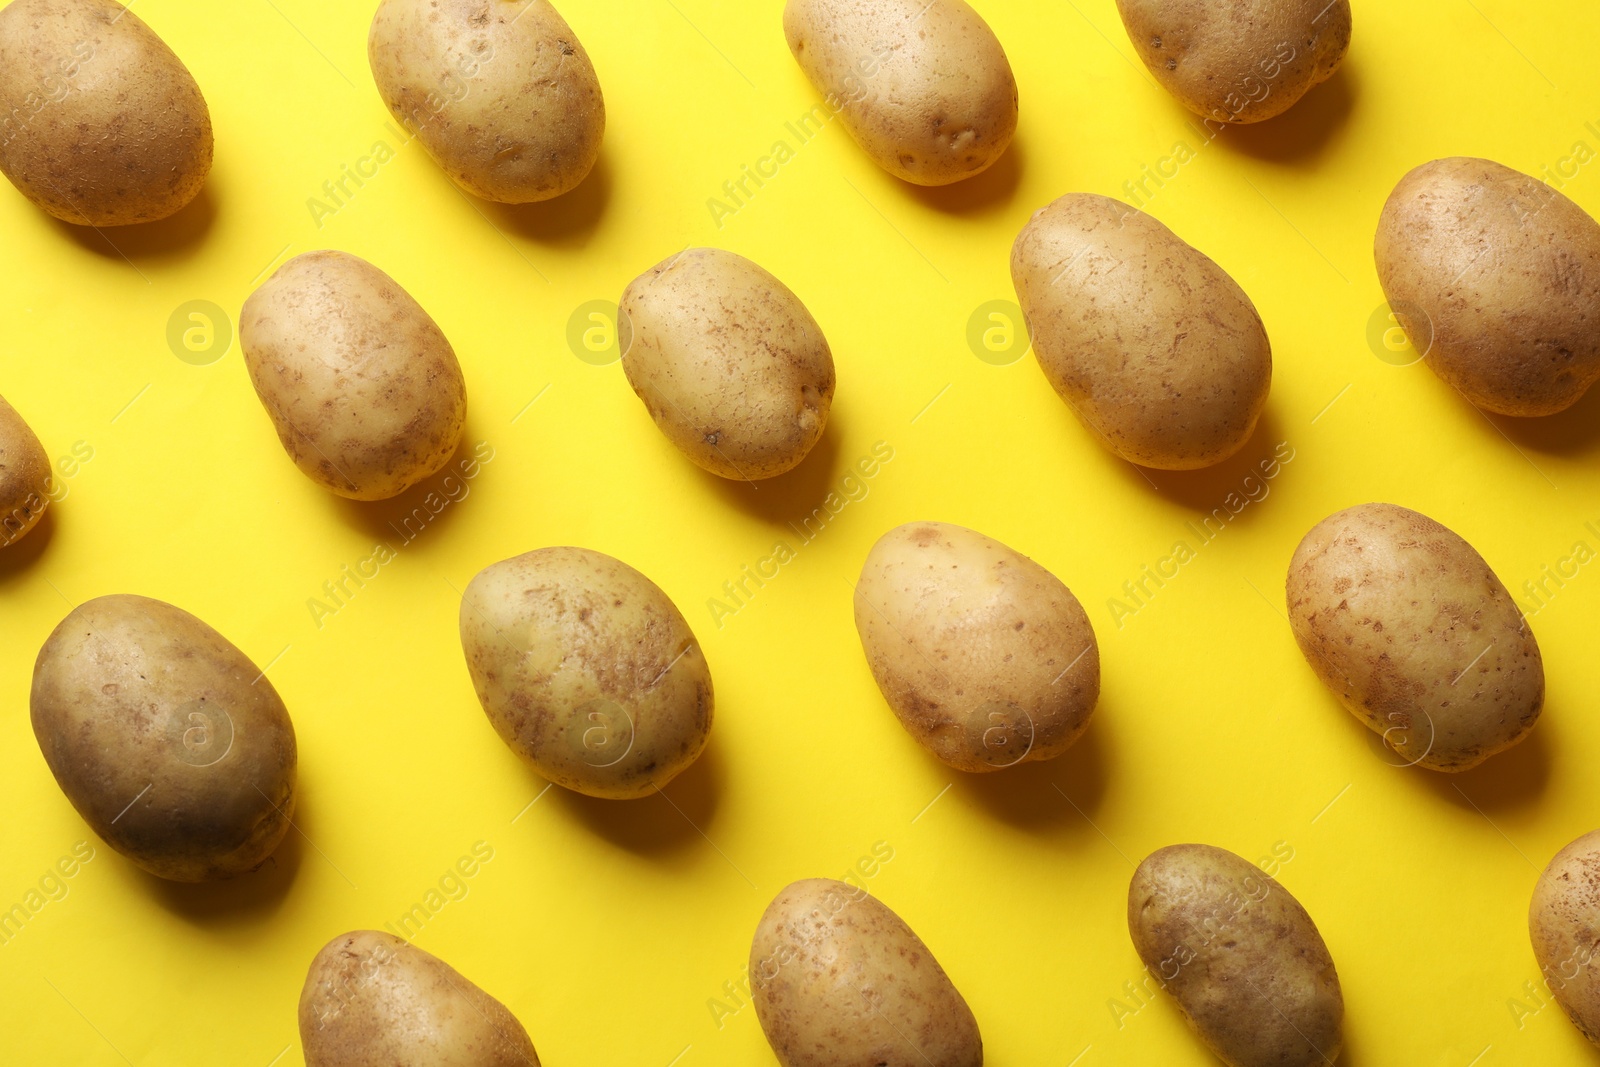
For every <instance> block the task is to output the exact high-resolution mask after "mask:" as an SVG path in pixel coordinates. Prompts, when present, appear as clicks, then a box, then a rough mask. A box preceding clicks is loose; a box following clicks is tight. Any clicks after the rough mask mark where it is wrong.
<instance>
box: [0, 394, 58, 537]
mask: <svg viewBox="0 0 1600 1067" xmlns="http://www.w3.org/2000/svg"><path fill="white" fill-rule="evenodd" d="M49 506H50V457H49V456H47V455H45V453H44V446H43V445H41V444H40V443H39V438H38V437H36V436H35V435H34V432H33V430H32V429H31V428H30V427H29V426H28V424H27V423H26V422H24V421H23V419H22V416H21V415H18V414H17V409H16V408H14V407H12V406H11V405H10V404H8V403H6V398H5V397H3V396H0V548H5V547H6V546H7V545H12V544H15V543H16V542H17V541H19V540H21V539H22V537H23V535H24V534H26V533H27V532H28V531H29V530H31V529H33V528H34V526H35V525H36V524H37V523H38V521H39V517H40V516H42V515H43V514H44V509H45V508H47V507H49Z"/></svg>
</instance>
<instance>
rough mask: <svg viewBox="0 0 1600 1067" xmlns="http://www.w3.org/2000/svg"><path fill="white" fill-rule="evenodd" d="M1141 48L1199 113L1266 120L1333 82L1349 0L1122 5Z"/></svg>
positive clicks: (1176, 0)
mask: <svg viewBox="0 0 1600 1067" xmlns="http://www.w3.org/2000/svg"><path fill="white" fill-rule="evenodd" d="M1117 10H1118V11H1120V12H1121V13H1122V24H1123V26H1125V27H1126V28H1127V30H1128V38H1129V40H1131V41H1132V42H1133V47H1134V51H1136V52H1138V53H1139V58H1140V59H1142V60H1144V65H1145V66H1146V67H1148V68H1150V73H1151V74H1152V75H1154V76H1155V79H1156V81H1157V82H1159V83H1160V84H1161V86H1162V88H1164V89H1166V90H1167V92H1169V93H1171V94H1172V95H1173V96H1174V97H1176V98H1177V100H1178V102H1179V103H1180V104H1182V105H1183V106H1184V107H1186V108H1188V109H1189V110H1190V111H1193V112H1194V113H1195V114H1196V115H1201V116H1204V117H1205V118H1208V119H1214V120H1216V121H1218V122H1238V123H1249V122H1261V121H1262V120H1264V119H1270V118H1273V117H1274V116H1277V115H1281V114H1283V113H1284V112H1285V111H1287V110H1289V108H1291V107H1293V106H1294V105H1295V103H1296V102H1297V101H1299V99H1300V98H1301V97H1303V96H1304V95H1305V94H1306V93H1307V92H1308V91H1310V90H1311V89H1312V88H1313V87H1315V86H1317V85H1320V84H1322V83H1323V82H1325V81H1327V80H1328V79H1329V78H1331V77H1333V72H1334V71H1336V70H1338V69H1339V64H1340V63H1342V62H1344V56H1345V53H1346V52H1347V51H1349V49H1350V0H1332V2H1331V3H1330V2H1329V0H1234V2H1232V3H1229V4H1218V3H1212V2H1208V0H1117Z"/></svg>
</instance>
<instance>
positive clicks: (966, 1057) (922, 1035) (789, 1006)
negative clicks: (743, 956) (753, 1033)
mask: <svg viewBox="0 0 1600 1067" xmlns="http://www.w3.org/2000/svg"><path fill="white" fill-rule="evenodd" d="M750 995H751V1000H752V1001H753V1002H754V1004H755V1006H756V1017H757V1018H758V1019H760V1020H761V1029H762V1031H763V1032H764V1033H765V1034H766V1035H767V1043H768V1044H769V1045H771V1046H772V1051H773V1053H774V1054H775V1055H776V1056H777V1057H778V1062H779V1063H780V1064H782V1065H783V1067H857V1065H862V1067H866V1065H871V1067H928V1065H930V1064H932V1065H933V1067H982V1064H983V1038H982V1036H981V1035H980V1034H979V1033H978V1021H977V1020H976V1019H974V1018H973V1017H972V1010H971V1009H970V1008H968V1007H967V1002H966V1001H965V1000H963V999H962V997H961V994H960V993H959V992H958V991H957V990H956V987H955V986H954V985H953V984H952V983H951V981H950V979H949V977H948V976H947V975H946V974H945V973H944V968H942V967H940V966H939V961H938V960H936V959H934V958H933V953H931V952H929V951H928V946H927V945H924V944H923V943H922V939H921V938H919V937H917V935H916V933H915V931H913V930H912V929H911V927H909V926H907V925H906V923H905V920H903V919H901V918H900V916H898V915H896V914H895V913H894V912H893V911H891V910H889V908H888V906H887V905H885V904H882V903H880V902H879V901H877V900H875V899H874V898H873V897H871V896H869V895H867V893H866V892H865V891H864V890H861V889H856V888H854V887H852V886H849V885H846V884H845V883H843V882H836V881H834V880H833V879H831V878H808V879H805V880H804V881H800V882H795V883H794V884H793V885H790V886H788V887H787V888H785V889H784V890H782V891H781V892H780V893H779V894H778V895H777V897H776V898H774V899H773V901H772V903H771V904H770V905H768V906H767V910H766V913H765V914H764V915H762V916H761V922H760V924H759V925H758V926H757V927H756V935H755V938H754V939H753V940H752V942H751V944H750Z"/></svg>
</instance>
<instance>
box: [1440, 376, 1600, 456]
mask: <svg viewBox="0 0 1600 1067" xmlns="http://www.w3.org/2000/svg"><path fill="white" fill-rule="evenodd" d="M1451 392H1455V390H1453V389H1452V390H1451ZM1457 399H1458V400H1460V401H1461V402H1462V403H1464V404H1465V403H1470V401H1468V400H1467V398H1466V397H1464V396H1461V395H1460V394H1459V393H1458V394H1457ZM1478 410H1480V411H1482V410H1483V409H1482V408H1479V409H1478ZM1483 415H1484V417H1485V418H1487V419H1488V420H1489V421H1490V422H1491V423H1493V424H1494V426H1495V428H1496V429H1498V430H1499V431H1500V432H1501V433H1503V434H1505V435H1506V436H1507V437H1509V438H1510V439H1511V440H1512V441H1513V442H1514V443H1515V444H1516V445H1517V446H1518V447H1520V448H1531V449H1534V450H1535V451H1537V452H1541V453H1544V454H1545V455H1550V456H1560V457H1563V458H1582V457H1585V456H1586V455H1587V454H1589V453H1592V452H1593V451H1594V450H1595V446H1596V445H1597V444H1600V386H1596V387H1592V388H1590V390H1589V391H1588V392H1587V393H1585V394H1584V395H1583V396H1582V397H1581V398H1579V400H1578V402H1577V403H1576V404H1573V405H1572V406H1571V407H1570V408H1568V409H1567V410H1565V411H1558V412H1556V413H1555V414H1554V415H1541V416H1534V417H1532V418H1518V417H1516V416H1515V415H1496V414H1494V413H1493V412H1490V411H1484V412H1483Z"/></svg>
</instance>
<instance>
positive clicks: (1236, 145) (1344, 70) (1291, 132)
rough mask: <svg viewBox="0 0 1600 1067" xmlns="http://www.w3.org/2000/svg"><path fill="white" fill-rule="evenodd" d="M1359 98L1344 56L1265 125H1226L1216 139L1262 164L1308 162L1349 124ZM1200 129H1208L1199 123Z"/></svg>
mask: <svg viewBox="0 0 1600 1067" xmlns="http://www.w3.org/2000/svg"><path fill="white" fill-rule="evenodd" d="M1359 96H1360V79H1359V78H1358V77H1357V75H1356V74H1355V73H1354V72H1353V70H1352V65H1351V63H1350V60H1349V57H1346V59H1345V62H1344V63H1342V64H1341V65H1340V67H1339V69H1338V70H1337V71H1335V72H1334V75H1333V77H1331V78H1329V79H1328V80H1327V81H1325V82H1323V83H1322V84H1321V85H1318V86H1316V87H1314V88H1312V89H1311V90H1310V91H1309V92H1307V93H1306V95H1305V96H1303V97H1301V98H1300V99H1299V100H1298V101H1296V102H1295V104H1294V106H1293V107H1291V108H1289V110H1288V111H1285V112H1284V113H1283V114H1281V115H1276V116H1274V117H1273V118H1270V119H1267V120H1266V121H1265V122H1251V123H1245V124H1242V125H1241V124H1238V123H1230V124H1229V125H1228V128H1227V129H1225V130H1223V131H1221V132H1220V133H1219V134H1217V135H1216V140H1217V141H1218V142H1219V143H1222V144H1226V145H1228V146H1229V147H1230V148H1231V149H1232V150H1234V151H1237V152H1241V153H1243V154H1245V155H1248V156H1251V157H1252V158H1254V159H1259V160H1262V161H1264V162H1269V163H1284V164H1288V163H1309V162H1311V161H1313V160H1315V159H1316V158H1317V157H1318V156H1319V155H1321V154H1322V153H1323V152H1324V151H1325V150H1326V149H1327V148H1328V146H1329V145H1330V144H1331V143H1332V141H1333V139H1334V137H1335V136H1336V135H1337V134H1338V132H1339V131H1340V130H1341V129H1342V128H1343V127H1344V126H1345V125H1346V124H1347V123H1348V122H1349V121H1350V115H1351V113H1352V112H1353V111H1354V110H1355V105H1356V102H1357V100H1358V99H1359ZM1196 120H1197V121H1198V116H1196ZM1200 128H1201V130H1202V131H1204V130H1209V129H1210V127H1207V126H1204V125H1203V124H1202V125H1201V127H1200Z"/></svg>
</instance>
